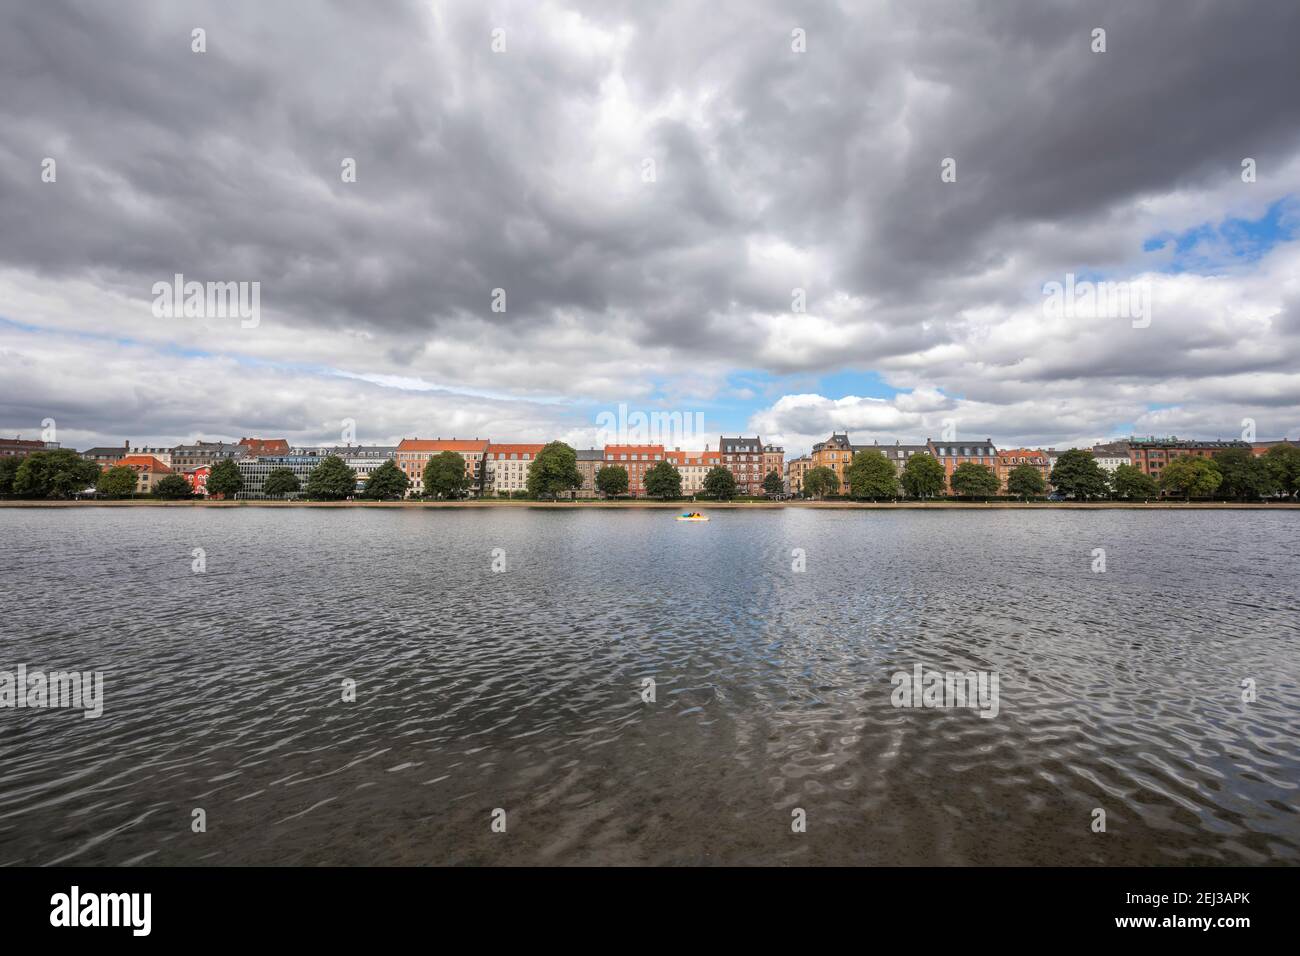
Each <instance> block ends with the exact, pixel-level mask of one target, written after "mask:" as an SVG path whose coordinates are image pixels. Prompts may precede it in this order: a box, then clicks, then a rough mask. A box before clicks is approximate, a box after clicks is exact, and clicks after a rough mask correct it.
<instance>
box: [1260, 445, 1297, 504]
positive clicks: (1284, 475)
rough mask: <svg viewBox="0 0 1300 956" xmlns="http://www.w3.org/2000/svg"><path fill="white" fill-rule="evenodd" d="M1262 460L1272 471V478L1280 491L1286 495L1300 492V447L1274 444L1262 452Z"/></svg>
mask: <svg viewBox="0 0 1300 956" xmlns="http://www.w3.org/2000/svg"><path fill="white" fill-rule="evenodd" d="M1264 461H1265V463H1266V464H1267V465H1268V468H1269V470H1270V471H1271V472H1273V480H1274V481H1275V482H1276V483H1277V486H1278V489H1279V490H1280V491H1284V492H1286V493H1287V494H1288V495H1296V494H1300V448H1297V447H1296V446H1295V445H1274V446H1273V447H1272V448H1270V449H1269V450H1268V451H1266V452H1265V453H1264Z"/></svg>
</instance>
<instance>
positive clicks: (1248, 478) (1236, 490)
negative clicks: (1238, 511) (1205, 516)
mask: <svg viewBox="0 0 1300 956" xmlns="http://www.w3.org/2000/svg"><path fill="white" fill-rule="evenodd" d="M1213 461H1214V465H1215V467H1216V468H1218V469H1219V474H1221V475H1223V482H1222V483H1221V484H1220V485H1219V488H1218V493H1219V494H1221V495H1226V496H1227V497H1229V498H1237V499H1239V500H1241V501H1252V500H1254V499H1256V498H1266V497H1268V496H1269V495H1273V494H1277V492H1278V491H1279V490H1281V487H1282V483H1281V482H1280V481H1278V476H1277V470H1276V469H1275V468H1272V467H1271V466H1270V465H1269V463H1268V462H1267V461H1265V460H1264V459H1263V457H1258V456H1256V455H1255V453H1254V452H1252V451H1251V450H1250V449H1249V448H1225V449H1224V450H1223V451H1219V452H1215V453H1214V459H1213Z"/></svg>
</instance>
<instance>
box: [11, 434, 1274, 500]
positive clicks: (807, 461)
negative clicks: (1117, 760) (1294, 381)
mask: <svg viewBox="0 0 1300 956" xmlns="http://www.w3.org/2000/svg"><path fill="white" fill-rule="evenodd" d="M1283 443H1287V444H1296V442H1295V441H1288V440H1286V439H1282V440H1281V441H1263V442H1244V441H1200V440H1191V439H1179V438H1176V437H1170V438H1155V437H1147V438H1138V437H1130V438H1125V439H1117V440H1114V441H1109V442H1105V443H1101V444H1097V445H1094V446H1093V447H1092V448H1091V449H1090V450H1091V452H1092V454H1093V456H1094V458H1095V459H1096V461H1097V462H1098V464H1099V465H1100V466H1101V467H1102V468H1103V469H1105V470H1106V471H1114V470H1115V469H1116V468H1118V467H1119V466H1120V465H1122V464H1129V465H1133V466H1134V467H1136V468H1138V469H1139V470H1141V471H1142V472H1144V473H1145V474H1148V475H1151V476H1152V477H1154V478H1159V477H1160V472H1161V469H1162V468H1163V467H1164V466H1165V465H1166V464H1167V463H1168V462H1170V461H1172V460H1173V459H1174V458H1177V457H1179V456H1183V455H1195V456H1199V457H1210V456H1212V455H1213V454H1214V453H1215V452H1218V451H1222V450H1224V449H1226V448H1244V449H1250V450H1251V452H1252V453H1253V454H1255V455H1262V454H1264V453H1265V452H1267V451H1268V449H1269V448H1271V447H1273V446H1274V445H1277V444H1283ZM58 447H59V446H58V445H57V444H56V443H51V442H43V441H34V440H33V441H24V440H22V439H21V438H14V439H0V456H13V455H20V456H21V455H27V454H30V453H31V452H33V451H42V450H50V449H54V448H58ZM543 447H545V446H544V445H543V444H541V443H507V444H503V443H497V442H492V441H490V440H488V439H483V438H434V439H422V438H407V439H403V440H402V441H401V442H400V443H399V444H397V445H351V444H349V445H339V446H309V447H291V446H290V444H289V442H288V441H287V440H286V439H283V438H271V439H268V438H241V439H240V440H239V441H238V442H220V441H214V442H205V441H195V442H192V443H188V444H180V445H175V446H173V447H170V448H167V447H150V446H132V445H131V443H130V442H129V441H127V442H124V443H123V444H122V445H121V446H111V447H97V448H90V449H87V450H86V451H84V452H81V453H80V454H81V456H82V457H83V458H85V459H87V460H89V461H93V462H95V463H97V464H98V465H100V467H101V468H108V467H111V466H113V465H125V466H126V467H129V468H131V469H132V470H134V471H135V472H136V474H137V476H138V484H137V491H139V492H141V493H148V492H150V491H152V490H153V488H154V486H155V485H156V484H157V483H158V481H159V480H160V479H162V478H163V477H164V476H166V475H168V474H173V473H175V474H180V475H182V476H184V477H185V478H186V480H187V481H188V482H189V483H190V486H191V487H192V488H193V489H194V491H195V492H196V493H198V494H205V493H206V483H207V478H208V475H209V474H210V473H211V470H212V467H213V466H214V465H216V464H217V463H218V462H221V461H223V460H233V461H235V462H236V464H237V465H238V467H239V469H240V472H241V474H242V475H243V477H244V490H243V491H242V492H241V493H240V497H241V498H260V497H264V494H263V491H262V486H263V483H264V482H265V480H266V477H267V476H268V475H269V474H270V473H271V472H272V471H274V470H276V469H279V468H287V469H289V470H290V471H291V472H293V474H295V475H296V476H297V477H298V479H299V481H300V482H302V483H305V482H306V480H307V477H308V475H310V474H311V472H312V470H313V469H315V468H316V466H317V465H319V464H320V461H321V459H322V458H324V457H326V456H327V455H337V456H338V457H340V458H342V459H343V461H344V463H345V464H347V465H348V466H349V467H350V468H352V469H354V470H355V471H356V475H357V490H358V491H360V490H361V489H362V487H363V486H364V484H365V481H366V479H367V478H369V476H370V474H371V473H372V472H373V471H374V470H375V469H376V468H378V467H379V466H380V465H382V464H383V463H384V462H386V461H393V462H394V463H395V464H396V465H397V467H398V468H399V469H401V471H402V473H403V474H405V475H406V477H407V479H408V481H409V482H410V493H411V494H413V495H419V494H421V493H422V492H423V490H424V467H425V465H426V464H427V463H428V461H429V459H430V458H432V457H433V456H435V455H438V454H441V453H443V452H447V451H452V452H455V453H457V454H458V455H460V456H461V457H462V458H463V459H464V462H465V477H466V479H467V481H468V485H469V490H470V493H471V494H473V495H510V494H513V493H515V492H520V491H524V490H525V489H526V488H527V484H528V472H529V469H530V468H531V467H532V463H533V462H534V461H535V460H536V458H537V455H538V453H539V452H541V450H542V448H543ZM867 450H870V451H878V452H880V453H881V454H883V455H884V456H885V458H886V459H888V460H889V461H890V462H891V463H892V464H893V465H894V469H895V471H896V473H897V474H899V475H900V476H901V475H902V473H903V469H904V468H905V467H906V466H907V462H908V460H909V459H910V458H911V457H913V456H914V455H917V454H928V455H931V456H933V457H934V458H935V459H936V460H937V461H938V462H939V463H940V465H942V466H943V470H944V473H945V475H947V476H949V477H951V475H952V474H953V472H954V471H955V470H956V469H957V466H958V465H961V464H963V463H965V462H974V463H976V464H980V465H985V466H987V467H988V468H990V469H991V470H992V471H993V472H994V473H995V474H996V475H997V476H998V478H999V479H1000V480H1001V482H1002V488H1003V490H1004V491H1005V489H1006V483H1007V478H1008V477H1009V476H1010V474H1011V472H1012V471H1013V470H1015V468H1017V467H1018V466H1020V465H1026V464H1027V465H1031V466H1032V467H1034V468H1037V469H1038V470H1039V471H1040V472H1041V473H1042V475H1043V477H1044V478H1045V479H1047V478H1049V476H1050V475H1051V472H1052V469H1053V468H1054V467H1055V466H1056V462H1057V460H1058V459H1059V458H1060V456H1061V455H1062V454H1063V453H1064V451H1065V450H1064V449H1062V450H1058V449H1055V448H1008V449H999V448H998V447H997V446H996V444H995V443H994V442H993V440H992V439H991V438H985V439H983V440H982V441H977V440H965V441H944V440H939V441H936V440H934V439H927V440H926V441H925V442H921V443H916V444H903V443H902V442H897V441H896V442H895V443H894V444H892V445H889V444H883V445H882V444H880V443H879V442H872V443H871V444H870V445H855V444H853V443H852V442H851V441H850V440H849V436H848V434H847V433H838V432H837V433H833V434H832V435H831V436H830V438H828V439H826V440H825V441H822V442H818V443H817V444H815V445H813V447H812V450H811V451H810V452H809V453H808V454H806V455H801V456H799V457H797V458H793V459H791V460H790V461H788V462H787V461H786V460H785V450H784V449H783V448H780V447H778V446H775V445H771V444H767V445H765V444H763V441H762V439H761V438H759V437H758V436H757V435H756V436H754V437H753V438H748V437H745V436H740V437H736V438H728V437H726V436H722V437H720V438H719V440H718V447H717V449H716V450H715V449H713V448H711V447H710V446H707V445H706V446H705V448H704V450H702V451H699V450H683V449H681V448H671V449H669V448H666V447H664V446H663V445H657V444H639V445H618V444H616V445H605V446H604V447H603V448H586V449H577V452H576V453H577V465H578V472H579V474H580V475H581V476H582V487H581V489H580V490H579V494H580V495H583V496H592V495H595V494H596V493H597V492H596V473H597V472H598V471H599V470H600V469H601V468H603V467H605V466H607V465H613V466H617V467H620V468H623V469H625V470H626V471H627V473H628V491H629V493H630V494H632V495H637V496H642V495H644V494H645V477H646V474H647V473H648V472H649V471H650V469H652V468H653V467H654V466H655V465H656V464H657V463H659V462H661V461H669V462H671V463H672V464H673V465H674V467H676V469H677V470H678V472H679V473H680V474H681V477H682V492H683V493H684V494H697V493H699V492H701V491H702V490H703V487H704V477H705V475H707V474H708V472H709V470H710V469H712V468H715V467H718V466H721V467H724V468H726V469H727V470H728V471H730V472H731V473H732V475H733V477H734V478H735V479H736V488H737V492H738V494H741V495H761V494H763V493H764V488H763V483H764V479H765V478H766V476H767V475H768V474H770V473H772V472H776V473H777V474H778V475H781V476H782V477H783V483H784V490H785V491H786V492H787V493H791V494H799V493H800V492H802V490H803V481H804V476H805V475H806V474H807V472H808V470H809V469H810V468H815V467H819V466H821V467H826V468H829V469H830V470H831V471H832V472H834V473H835V475H836V477H837V478H839V480H840V484H841V487H842V488H843V487H845V486H846V485H847V479H846V475H847V471H848V467H849V465H850V464H851V463H852V460H853V456H854V455H855V454H857V453H858V452H861V451H867Z"/></svg>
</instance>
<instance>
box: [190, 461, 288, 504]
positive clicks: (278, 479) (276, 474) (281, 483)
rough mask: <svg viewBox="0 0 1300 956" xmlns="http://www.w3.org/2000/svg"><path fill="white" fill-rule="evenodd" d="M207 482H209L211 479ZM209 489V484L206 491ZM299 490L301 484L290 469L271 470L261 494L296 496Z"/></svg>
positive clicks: (263, 484) (280, 496)
mask: <svg viewBox="0 0 1300 956" xmlns="http://www.w3.org/2000/svg"><path fill="white" fill-rule="evenodd" d="M208 480H209V482H211V478H209V479H208ZM211 488H212V486H211V484H209V485H208V489H209V490H211ZM301 489H302V483H301V482H299V481H298V476H297V475H295V474H294V473H293V469H292V468H272V469H271V473H270V474H269V475H267V476H266V481H264V482H262V494H264V495H273V496H275V497H276V498H283V497H284V496H285V495H293V494H297V493H298V492H299V491H300V490H301Z"/></svg>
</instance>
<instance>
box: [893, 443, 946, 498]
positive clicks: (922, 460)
mask: <svg viewBox="0 0 1300 956" xmlns="http://www.w3.org/2000/svg"><path fill="white" fill-rule="evenodd" d="M945 481H947V475H945V474H944V471H943V465H941V464H939V461H938V459H937V458H935V457H934V456H933V455H927V454H926V453H925V452H921V453H920V454H916V455H913V456H912V457H911V458H909V459H907V464H906V465H904V466H903V479H902V484H903V490H904V491H905V492H907V493H908V494H909V495H911V496H912V497H913V498H933V497H934V496H935V495H937V494H939V493H940V492H942V491H943V486H944V482H945Z"/></svg>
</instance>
